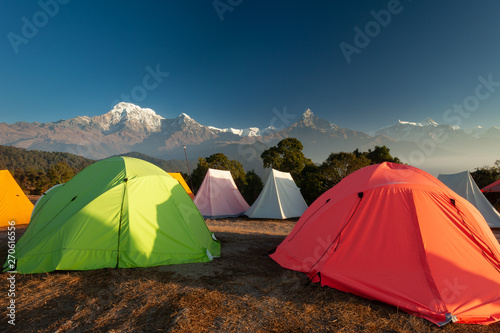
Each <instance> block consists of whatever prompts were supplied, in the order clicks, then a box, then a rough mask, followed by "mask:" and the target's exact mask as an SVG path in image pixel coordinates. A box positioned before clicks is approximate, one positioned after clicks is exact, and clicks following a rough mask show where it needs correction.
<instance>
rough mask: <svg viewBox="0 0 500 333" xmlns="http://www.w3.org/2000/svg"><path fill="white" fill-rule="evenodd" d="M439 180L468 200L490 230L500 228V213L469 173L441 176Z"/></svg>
mask: <svg viewBox="0 0 500 333" xmlns="http://www.w3.org/2000/svg"><path fill="white" fill-rule="evenodd" d="M438 179H439V180H440V181H441V182H443V183H444V184H445V185H446V186H448V187H449V188H450V189H451V190H452V191H454V192H455V193H457V194H458V195H460V196H462V197H464V198H465V199H467V200H468V201H469V202H470V203H471V204H473V205H474V206H475V207H476V208H477V210H478V211H479V212H480V213H481V214H482V215H483V217H484V219H485V220H486V222H487V223H488V225H489V226H490V228H500V213H499V212H498V211H497V210H496V209H495V207H493V206H492V205H491V204H490V202H489V201H488V199H486V197H485V196H484V194H483V193H482V192H481V190H480V189H479V187H477V185H476V182H475V181H474V179H472V176H471V175H470V173H469V171H463V172H459V173H455V174H440V175H439V176H438Z"/></svg>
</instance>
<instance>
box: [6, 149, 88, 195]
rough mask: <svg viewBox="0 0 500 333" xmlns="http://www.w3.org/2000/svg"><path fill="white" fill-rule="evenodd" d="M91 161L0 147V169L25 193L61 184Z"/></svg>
mask: <svg viewBox="0 0 500 333" xmlns="http://www.w3.org/2000/svg"><path fill="white" fill-rule="evenodd" d="M94 162H95V161H94V160H91V159H88V158H85V157H82V156H79V155H75V154H71V153H61V152H47V151H39V150H27V149H23V148H17V147H12V146H1V145H0V170H9V171H10V172H11V174H12V175H13V176H14V179H15V180H16V181H17V183H18V184H19V185H20V186H21V188H22V189H23V191H24V192H26V193H28V194H34V195H39V194H42V193H43V192H45V191H46V190H47V189H49V188H50V187H52V186H53V185H56V184H59V183H65V182H67V181H68V180H70V179H71V178H73V176H74V175H76V174H77V173H78V172H80V171H81V170H83V169H85V168H86V167H88V166H89V165H91V164H92V163H94Z"/></svg>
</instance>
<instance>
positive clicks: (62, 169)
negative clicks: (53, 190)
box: [47, 162, 75, 186]
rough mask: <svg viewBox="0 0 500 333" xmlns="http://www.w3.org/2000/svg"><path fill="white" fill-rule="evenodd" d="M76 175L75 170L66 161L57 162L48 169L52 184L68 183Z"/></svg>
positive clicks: (50, 183)
mask: <svg viewBox="0 0 500 333" xmlns="http://www.w3.org/2000/svg"><path fill="white" fill-rule="evenodd" d="M74 176H75V170H74V169H73V168H72V167H70V166H69V164H68V163H66V162H57V163H55V164H54V165H52V166H51V167H50V169H49V170H48V171H47V177H48V178H49V185H50V186H54V185H57V184H62V183H66V182H68V181H69V180H70V179H71V178H73V177H74Z"/></svg>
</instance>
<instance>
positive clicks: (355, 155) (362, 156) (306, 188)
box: [189, 138, 401, 205]
mask: <svg viewBox="0 0 500 333" xmlns="http://www.w3.org/2000/svg"><path fill="white" fill-rule="evenodd" d="M303 149H304V147H303V145H302V143H301V142H300V141H299V140H297V139H295V138H286V139H283V140H281V141H280V142H279V143H278V144H277V145H276V146H273V147H271V148H269V149H267V150H265V151H264V152H263V153H262V154H261V158H262V162H263V166H264V168H274V169H276V170H278V171H282V172H289V173H290V174H291V175H292V177H293V179H294V180H295V182H296V183H297V186H298V187H300V189H301V193H302V196H303V197H304V199H305V200H306V202H307V203H308V204H311V203H312V202H313V201H314V200H316V198H318V197H319V196H320V195H321V194H323V192H325V191H326V190H328V189H330V188H331V187H333V186H334V185H335V184H337V183H338V182H339V181H340V180H342V178H344V177H346V176H347V175H349V174H350V173H352V172H354V171H356V170H358V169H361V168H363V167H365V166H368V165H370V164H376V163H382V162H394V163H401V161H400V160H399V159H398V158H397V157H392V156H391V154H390V150H389V148H387V147H386V146H382V147H379V146H376V147H375V148H374V149H373V150H371V149H369V150H368V151H367V152H360V151H359V150H357V149H356V150H355V151H353V152H352V153H348V152H340V153H332V154H330V156H328V158H327V159H326V160H325V161H324V162H323V163H322V164H320V165H316V164H314V163H313V162H312V161H311V160H310V159H309V158H307V157H306V156H305V155H304V153H303V152H302V150H303ZM208 168H212V169H221V170H229V171H231V175H232V176H233V178H234V181H235V183H236V186H238V189H239V190H240V191H241V194H242V195H243V197H244V198H245V200H246V201H247V202H248V203H249V204H250V205H251V204H252V203H253V202H254V201H255V200H256V199H257V197H258V196H259V194H260V192H261V191H262V188H263V186H264V184H263V182H262V179H261V178H260V177H259V176H258V175H257V174H256V173H255V172H254V171H253V170H252V171H248V172H246V173H245V171H244V170H243V166H242V165H241V163H240V162H238V161H236V160H229V159H228V158H227V157H226V156H225V155H224V154H221V153H217V154H213V155H211V156H209V157H207V158H200V159H199V160H198V164H197V166H196V168H195V169H194V170H193V172H192V174H191V177H190V179H189V181H190V182H191V183H192V184H193V185H192V186H193V190H194V191H195V192H196V191H197V190H198V188H199V187H200V185H201V183H202V181H203V179H204V177H205V174H206V173H207V170H208Z"/></svg>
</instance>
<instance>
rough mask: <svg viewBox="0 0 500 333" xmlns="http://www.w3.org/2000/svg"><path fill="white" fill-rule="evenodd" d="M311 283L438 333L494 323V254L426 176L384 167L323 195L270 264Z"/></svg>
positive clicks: (474, 213) (498, 306) (482, 231)
mask: <svg viewBox="0 0 500 333" xmlns="http://www.w3.org/2000/svg"><path fill="white" fill-rule="evenodd" d="M270 256H271V258H272V259H273V260H275V261H276V262H278V263H279V264H280V265H281V266H283V267H285V268H288V269H291V270H296V271H300V272H304V273H305V274H307V276H308V277H309V278H310V279H311V280H312V281H313V282H319V283H321V285H324V286H325V285H326V286H330V287H333V288H336V289H339V290H342V291H345V292H350V293H353V294H356V295H359V296H362V297H366V298H369V299H374V300H379V301H382V302H385V303H388V304H392V305H394V306H397V307H398V308H399V309H402V310H404V311H406V312H408V313H411V314H414V315H416V316H419V317H422V318H425V319H427V320H429V321H431V322H433V323H435V324H437V325H439V326H441V325H444V324H446V323H449V322H458V323H476V324H490V323H494V322H497V321H500V245H499V244H498V242H497V240H496V239H495V236H494V235H493V232H492V231H491V229H490V228H489V227H488V225H487V224H486V221H485V220H484V218H483V217H482V215H481V213H479V211H478V210H477V209H476V208H475V207H474V206H473V205H472V204H471V203H470V202H468V201H467V200H465V199H464V198H462V197H461V196H459V195H457V194H456V193H455V192H453V191H451V190H450V189H449V188H448V187H446V186H445V185H444V184H443V183H441V182H440V181H439V180H437V179H436V178H435V177H433V176H431V175H430V174H428V173H426V172H424V171H422V170H419V169H417V168H414V167H411V166H408V165H402V164H395V163H387V162H386V163H382V164H376V165H371V166H367V167H365V168H362V169H360V170H358V171H356V172H353V173H352V174H350V175H349V176H347V177H345V178H344V179H343V180H342V181H341V182H340V183H338V184H337V185H336V186H334V187H333V188H331V189H330V190H328V191H326V192H325V193H323V194H322V195H321V196H320V197H319V198H318V199H317V200H315V201H314V202H313V203H312V204H311V205H310V206H309V208H308V209H307V210H306V211H305V213H304V214H303V215H302V216H301V218H300V219H299V221H298V222H297V224H296V225H295V227H294V228H293V230H292V231H291V232H290V234H289V235H288V236H287V237H286V238H285V240H284V241H283V242H282V243H281V244H280V245H279V246H278V247H277V249H276V250H275V252H274V253H273V254H271V255H270Z"/></svg>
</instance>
